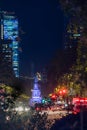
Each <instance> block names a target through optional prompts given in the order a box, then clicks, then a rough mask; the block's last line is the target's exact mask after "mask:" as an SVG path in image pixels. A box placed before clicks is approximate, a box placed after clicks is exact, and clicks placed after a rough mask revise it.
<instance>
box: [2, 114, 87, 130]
mask: <svg viewBox="0 0 87 130" xmlns="http://www.w3.org/2000/svg"><path fill="white" fill-rule="evenodd" d="M82 114H83V122H82V123H83V124H82V125H83V126H82V127H83V130H87V117H86V115H87V112H83V113H82ZM59 116H61V115H59ZM2 117H3V115H2ZM2 117H1V115H0V130H80V129H81V113H78V114H76V115H75V114H69V115H66V116H61V118H51V119H50V118H48V114H47V113H46V112H44V113H39V112H34V113H33V112H32V114H30V115H28V118H26V117H24V118H22V117H20V116H19V117H18V118H17V119H16V120H15V121H12V119H10V118H7V119H6V120H3V118H2Z"/></svg>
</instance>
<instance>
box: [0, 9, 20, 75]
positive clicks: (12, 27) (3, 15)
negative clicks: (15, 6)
mask: <svg viewBox="0 0 87 130" xmlns="http://www.w3.org/2000/svg"><path fill="white" fill-rule="evenodd" d="M0 30H1V31H0V33H1V34H0V35H1V36H0V37H1V40H11V43H10V44H9V48H11V51H12V53H10V54H11V56H9V57H12V58H11V60H12V68H13V72H14V75H15V77H19V40H18V38H19V31H18V30H19V28H18V19H17V17H16V16H15V14H14V13H13V12H12V13H9V12H6V11H1V12H0ZM4 51H7V49H6V47H4ZM7 57H8V56H7Z"/></svg>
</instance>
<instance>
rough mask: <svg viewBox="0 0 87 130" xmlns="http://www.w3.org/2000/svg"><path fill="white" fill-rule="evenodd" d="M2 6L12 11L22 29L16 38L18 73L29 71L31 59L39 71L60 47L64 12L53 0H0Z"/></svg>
mask: <svg viewBox="0 0 87 130" xmlns="http://www.w3.org/2000/svg"><path fill="white" fill-rule="evenodd" d="M0 8H1V9H2V10H6V11H12V12H15V14H16V16H17V17H18V20H19V26H20V28H21V29H22V30H23V32H24V35H21V36H20V38H21V39H22V40H21V42H20V45H21V48H22V53H20V69H21V70H20V71H21V74H24V75H29V72H30V66H31V64H32V63H33V64H34V66H35V71H40V70H41V69H42V68H43V67H44V66H45V65H46V64H48V63H49V61H50V60H51V59H52V58H53V56H54V55H55V53H56V51H57V50H58V49H60V48H62V42H63V29H64V16H63V12H62V11H61V9H60V6H59V4H58V3H57V2H56V1H54V2H53V1H46V0H44V1H42V2H41V1H40V0H38V1H37V2H36V1H35V0H33V1H28V2H25V1H22V2H20V1H17V0H16V1H10V0H8V1H7V2H6V1H5V2H4V1H2V2H1V7H0Z"/></svg>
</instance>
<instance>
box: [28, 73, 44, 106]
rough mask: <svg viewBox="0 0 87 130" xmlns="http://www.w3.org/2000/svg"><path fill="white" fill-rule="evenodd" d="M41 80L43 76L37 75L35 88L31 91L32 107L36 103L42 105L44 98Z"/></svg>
mask: <svg viewBox="0 0 87 130" xmlns="http://www.w3.org/2000/svg"><path fill="white" fill-rule="evenodd" d="M40 80H41V76H40V74H39V73H37V74H36V76H35V78H34V86H33V89H32V90H31V92H32V97H31V99H30V105H31V106H33V105H34V104H35V103H41V100H42V97H41V91H40V89H39V87H40V86H39V83H38V82H39V81H40Z"/></svg>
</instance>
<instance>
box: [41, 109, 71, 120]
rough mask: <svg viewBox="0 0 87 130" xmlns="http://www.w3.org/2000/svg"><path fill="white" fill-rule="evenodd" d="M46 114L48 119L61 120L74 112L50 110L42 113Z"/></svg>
mask: <svg viewBox="0 0 87 130" xmlns="http://www.w3.org/2000/svg"><path fill="white" fill-rule="evenodd" d="M44 112H46V113H47V114H48V119H60V118H62V117H64V116H66V115H68V114H71V113H72V112H69V113H68V112H67V111H66V110H61V111H59V110H57V111H52V110H48V111H42V112H41V113H42V114H43V113H44Z"/></svg>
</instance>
